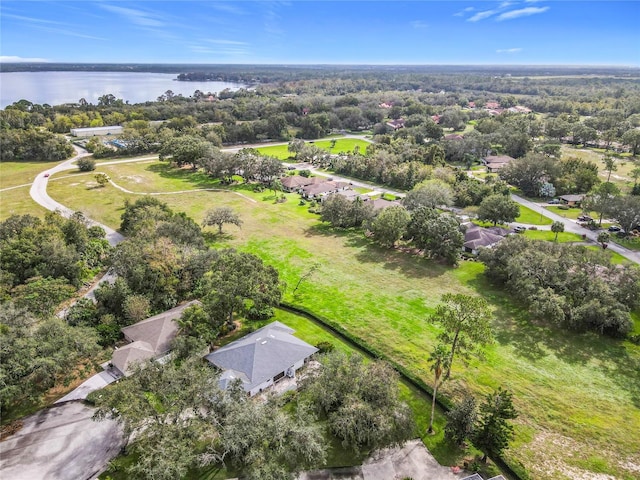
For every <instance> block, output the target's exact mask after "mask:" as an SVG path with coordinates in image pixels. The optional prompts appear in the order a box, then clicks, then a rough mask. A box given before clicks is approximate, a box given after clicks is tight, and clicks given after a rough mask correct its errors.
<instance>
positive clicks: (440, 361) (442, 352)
mask: <svg viewBox="0 0 640 480" xmlns="http://www.w3.org/2000/svg"><path fill="white" fill-rule="evenodd" d="M450 360H451V355H450V353H449V349H448V348H447V346H446V345H443V344H441V343H440V344H438V345H437V346H436V348H434V349H433V351H432V352H431V355H430V356H429V360H428V361H429V363H431V367H430V369H431V371H432V372H433V374H434V381H433V395H432V400H431V419H430V420H429V429H428V430H427V433H433V416H434V414H435V411H436V395H438V387H439V386H440V378H441V377H442V372H443V371H444V369H446V368H447V367H448V366H449V362H450Z"/></svg>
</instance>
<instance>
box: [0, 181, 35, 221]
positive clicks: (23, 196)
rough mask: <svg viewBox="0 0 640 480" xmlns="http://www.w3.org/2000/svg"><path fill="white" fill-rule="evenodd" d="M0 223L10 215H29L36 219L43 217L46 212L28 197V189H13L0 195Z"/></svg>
mask: <svg viewBox="0 0 640 480" xmlns="http://www.w3.org/2000/svg"><path fill="white" fill-rule="evenodd" d="M0 197H2V200H0V221H2V220H5V219H7V218H8V217H10V216H11V215H25V214H27V213H30V214H31V215H35V216H37V217H43V216H44V214H45V213H47V210H46V209H45V208H44V207H41V206H40V205H38V204H37V203H36V202H34V201H33V200H31V197H30V196H29V187H28V186H25V187H20V188H13V189H11V190H6V191H4V192H1V193H0Z"/></svg>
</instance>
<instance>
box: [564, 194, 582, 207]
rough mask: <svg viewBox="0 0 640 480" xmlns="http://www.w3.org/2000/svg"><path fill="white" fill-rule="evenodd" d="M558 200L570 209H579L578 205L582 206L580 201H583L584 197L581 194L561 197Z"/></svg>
mask: <svg viewBox="0 0 640 480" xmlns="http://www.w3.org/2000/svg"><path fill="white" fill-rule="evenodd" d="M559 198H560V201H561V202H562V203H563V204H565V205H568V206H570V207H579V206H580V205H582V200H584V195H583V194H579V195H562V196H561V197H559Z"/></svg>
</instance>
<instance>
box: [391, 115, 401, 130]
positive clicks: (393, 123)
mask: <svg viewBox="0 0 640 480" xmlns="http://www.w3.org/2000/svg"><path fill="white" fill-rule="evenodd" d="M387 125H388V126H389V127H391V128H393V129H394V130H399V129H401V128H404V120H403V119H402V118H397V119H395V120H389V121H388V122H387Z"/></svg>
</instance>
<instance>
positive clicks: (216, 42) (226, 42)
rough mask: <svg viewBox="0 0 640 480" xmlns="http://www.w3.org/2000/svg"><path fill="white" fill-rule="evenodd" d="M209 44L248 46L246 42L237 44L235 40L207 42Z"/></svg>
mask: <svg viewBox="0 0 640 480" xmlns="http://www.w3.org/2000/svg"><path fill="white" fill-rule="evenodd" d="M207 42H209V43H215V44H216V45H249V44H248V43H247V42H238V41H236V40H218V39H216V40H211V39H210V40H207Z"/></svg>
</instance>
